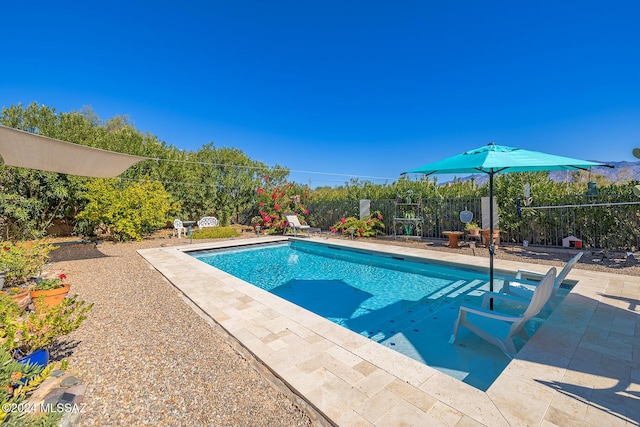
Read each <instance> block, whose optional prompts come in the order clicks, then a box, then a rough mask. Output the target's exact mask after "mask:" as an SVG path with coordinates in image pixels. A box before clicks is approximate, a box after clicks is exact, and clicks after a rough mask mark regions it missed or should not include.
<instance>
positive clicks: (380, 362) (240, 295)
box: [138, 236, 640, 426]
mask: <svg viewBox="0 0 640 427" xmlns="http://www.w3.org/2000/svg"><path fill="white" fill-rule="evenodd" d="M289 239H291V240H294V239H296V238H290V237H267V236H265V237H258V238H252V239H241V240H240V239H239V240H228V241H220V242H214V243H205V244H190V245H185V246H174V247H163V248H154V249H141V250H139V251H138V253H139V254H140V255H141V256H142V257H144V258H145V259H146V260H147V261H148V262H149V263H150V264H151V265H152V266H153V267H154V268H155V269H157V270H158V271H159V272H160V273H162V274H163V275H164V276H165V277H166V278H167V279H168V280H169V281H170V282H171V283H172V284H173V285H174V286H175V287H176V288H177V289H178V290H179V291H180V292H182V294H183V295H184V296H185V297H186V298H188V299H189V300H190V301H191V302H192V303H193V304H194V305H195V306H197V307H198V308H199V309H200V310H202V312H204V313H206V314H207V315H208V316H210V318H211V319H213V320H214V321H215V322H216V323H217V324H219V325H220V326H221V327H222V328H224V329H225V330H226V331H227V332H228V333H229V334H230V335H231V336H232V337H234V338H235V339H236V340H237V341H238V342H239V343H241V344H242V346H244V347H245V348H246V349H247V350H248V351H249V352H250V353H251V354H252V355H253V356H254V357H255V358H256V359H257V360H258V361H260V362H261V363H262V364H264V366H266V367H268V369H269V370H270V371H271V372H272V373H273V374H274V375H276V376H277V377H278V378H279V379H280V380H282V381H283V383H285V384H286V385H287V387H289V388H290V389H291V390H292V391H293V392H294V393H296V394H297V395H298V396H300V397H302V398H303V399H304V400H305V401H306V402H307V403H308V404H309V405H311V406H312V407H313V408H315V410H317V411H318V412H319V413H321V414H322V415H323V416H324V417H326V418H327V419H328V420H329V422H330V423H334V424H336V425H349V426H352V425H376V426H383V425H400V424H403V423H404V424H409V425H492V426H508V425H540V424H547V425H578V424H582V425H590V423H593V424H594V425H597V424H600V425H605V424H608V425H616V424H620V423H621V422H622V424H620V425H625V424H624V423H625V422H628V421H629V420H637V419H638V414H637V409H634V406H633V405H632V403H634V402H632V401H629V402H627V401H623V402H622V403H616V404H613V403H612V404H611V405H609V407H607V406H606V402H607V399H606V397H607V396H608V395H607V394H606V393H607V392H606V391H602V393H600V394H604V396H600V394H598V395H596V396H594V399H589V396H591V394H593V393H594V391H600V390H608V389H609V388H610V387H608V388H607V389H599V388H598V387H601V386H604V385H607V384H609V383H611V382H618V383H620V384H627V385H628V387H627V388H629V387H631V388H632V389H635V390H636V392H637V388H634V387H636V383H640V375H639V374H638V369H637V365H638V363H639V362H640V352H639V351H637V350H638V349H640V347H638V344H639V341H640V322H639V320H638V316H637V314H638V309H637V307H634V306H633V305H631V304H630V302H629V301H628V300H629V299H633V298H635V299H636V300H637V299H638V297H639V296H640V283H638V282H639V281H638V279H637V278H635V277H633V276H624V275H612V274H606V273H600V272H594V271H587V270H580V269H579V268H574V270H572V272H571V273H570V275H569V278H570V279H572V280H576V281H577V284H576V285H575V286H574V287H573V289H572V290H571V292H570V293H569V294H568V295H567V297H566V298H565V299H564V300H563V302H562V303H561V304H560V306H559V307H558V308H557V309H556V310H555V311H554V313H553V314H552V315H551V316H550V317H549V319H547V321H546V322H545V323H544V325H543V326H542V327H541V328H540V329H539V330H538V332H537V333H536V335H535V336H534V337H533V338H532V339H531V340H530V341H529V342H528V343H527V344H526V345H525V347H524V348H523V349H522V350H521V351H520V352H519V353H518V355H517V357H516V358H515V359H514V360H513V361H512V362H511V363H510V364H509V365H508V366H507V368H506V369H505V370H504V371H503V373H502V374H501V375H500V376H499V377H498V378H497V379H496V381H494V383H493V384H492V385H491V386H490V387H489V389H488V390H487V391H486V392H484V391H481V390H478V389H476V388H474V387H472V386H470V385H468V384H465V383H463V382H461V381H459V380H457V379H454V378H452V377H450V376H448V375H446V374H444V373H441V372H440V371H438V370H436V369H434V368H431V367H429V366H427V365H424V364H422V363H419V362H417V361H415V360H413V359H410V358H408V357H406V356H404V355H401V354H399V353H397V352H395V351H393V350H391V349H389V348H386V347H384V346H382V345H380V344H378V343H375V342H373V341H371V340H369V339H368V338H366V337H363V336H361V335H359V334H357V333H355V332H352V331H350V330H347V329H345V328H343V327H341V326H339V325H336V324H334V323H333V322H331V321H329V320H326V319H324V318H322V317H321V316H318V315H316V314H314V313H311V312H309V311H307V310H305V309H303V308H301V307H298V306H296V305H294V304H292V303H290V302H288V301H285V300H282V299H281V298H279V297H277V296H275V295H273V294H270V293H269V292H266V291H264V290H262V289H260V288H257V287H255V286H253V285H250V284H248V283H246V282H244V281H242V280H241V279H238V278H236V277H233V276H230V275H228V274H227V273H224V272H222V271H219V270H216V269H214V268H213V267H210V266H208V265H205V264H204V263H202V262H200V261H198V260H197V259H195V258H193V257H191V256H190V255H188V254H187V253H185V252H186V251H193V250H203V249H207V248H219V247H230V246H239V245H246V244H253V243H266V242H277V241H286V240H289ZM297 239H298V240H304V241H317V242H323V243H326V242H327V239H326V238H323V237H311V238H310V239H309V238H297ZM330 243H331V245H336V246H344V247H351V248H357V249H361V250H374V251H382V252H387V253H393V254H394V255H403V256H407V257H418V258H427V259H432V260H437V261H444V262H452V263H463V264H466V265H469V266H474V267H479V268H486V267H487V264H488V260H487V259H486V258H483V257H473V256H468V255H462V254H455V253H450V252H441V251H429V250H428V249H417V248H408V247H400V246H390V245H384V244H379V243H371V242H362V241H357V240H353V241H351V240H339V239H332V240H330ZM495 266H496V268H499V269H501V270H505V271H516V270H517V269H519V268H526V269H528V270H535V271H540V272H545V271H546V270H547V269H548V266H544V265H538V264H535V265H534V264H528V263H525V262H515V261H504V260H496V261H495ZM578 267H579V265H578ZM603 299H604V301H603ZM603 319H604V320H603ZM603 323H604V325H603ZM607 325H608V327H607ZM577 350H580V351H577ZM634 350H635V351H634ZM591 353H593V354H594V355H595V356H593V357H590V358H589V360H585V357H584V355H585V354H591ZM612 363H613V364H615V363H622V364H623V365H624V366H630V370H629V373H628V374H627V371H625V373H622V374H619V375H621V376H623V378H616V375H618V374H615V373H612V372H613V371H612V370H611V369H610V368H608V366H610V365H611V364H612ZM634 366H635V367H636V368H635V370H634V369H633V367H634ZM625 375H627V376H626V377H625ZM634 381H635V382H634ZM571 387H574V388H575V387H580V390H581V391H583V393H582V394H585V395H588V396H586V397H585V396H579V397H580V398H577V397H575V396H574V397H571V396H570V395H569V394H568V393H567V390H570V389H571ZM589 390H590V391H589ZM611 393H612V394H613V395H617V393H615V392H613V391H612V392H611ZM612 397H615V396H612ZM603 399H604V400H603ZM632 400H633V399H632ZM594 402H595V403H594ZM602 402H605V405H603V404H602ZM630 425H631V424H630ZM633 425H637V424H633Z"/></svg>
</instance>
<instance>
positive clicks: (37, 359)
mask: <svg viewBox="0 0 640 427" xmlns="http://www.w3.org/2000/svg"><path fill="white" fill-rule="evenodd" d="M16 361H17V362H18V363H22V364H24V365H26V364H27V363H30V364H32V365H33V364H35V365H39V366H41V367H43V368H44V367H45V366H47V365H48V364H49V350H47V349H46V348H41V349H39V350H36V351H34V352H33V353H30V354H27V355H26V356H22V357H20V358H19V359H16Z"/></svg>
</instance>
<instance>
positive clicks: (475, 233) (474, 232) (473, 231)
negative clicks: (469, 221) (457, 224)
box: [469, 228, 480, 237]
mask: <svg viewBox="0 0 640 427" xmlns="http://www.w3.org/2000/svg"><path fill="white" fill-rule="evenodd" d="M469 236H471V237H478V236H480V229H479V228H470V229H469Z"/></svg>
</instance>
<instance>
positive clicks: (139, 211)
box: [78, 179, 171, 240]
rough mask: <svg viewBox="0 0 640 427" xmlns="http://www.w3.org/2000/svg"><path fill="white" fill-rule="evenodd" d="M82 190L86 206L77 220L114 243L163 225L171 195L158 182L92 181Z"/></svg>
mask: <svg viewBox="0 0 640 427" xmlns="http://www.w3.org/2000/svg"><path fill="white" fill-rule="evenodd" d="M86 190H87V191H86V193H85V197H86V199H87V201H88V203H87V205H86V207H85V208H84V210H83V211H82V212H80V213H79V214H78V218H80V219H86V220H88V221H89V222H90V223H91V224H92V225H93V226H95V227H98V228H100V229H101V230H102V232H104V233H106V234H109V235H111V236H113V237H114V238H115V239H117V240H131V239H134V240H140V239H142V236H143V235H144V234H148V233H151V232H153V231H155V230H158V229H160V228H162V227H164V226H165V225H166V222H167V218H168V217H167V215H168V213H169V211H170V209H171V202H170V200H171V196H170V195H169V194H168V193H167V192H166V191H165V189H164V187H163V186H162V184H160V183H159V182H126V181H118V180H116V179H95V180H93V181H92V182H90V183H89V184H87V188H86Z"/></svg>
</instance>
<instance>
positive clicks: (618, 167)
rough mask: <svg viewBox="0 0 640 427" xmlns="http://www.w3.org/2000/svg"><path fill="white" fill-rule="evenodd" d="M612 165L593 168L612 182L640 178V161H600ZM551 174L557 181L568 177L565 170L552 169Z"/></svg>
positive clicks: (595, 172) (594, 171)
mask: <svg viewBox="0 0 640 427" xmlns="http://www.w3.org/2000/svg"><path fill="white" fill-rule="evenodd" d="M600 163H606V164H608V165H612V166H613V169H611V168H605V167H597V168H591V173H592V174H594V175H603V176H604V177H605V178H607V179H608V180H610V181H612V182H617V181H626V180H629V179H636V180H640V162H600ZM549 176H550V177H551V179H552V180H554V181H556V182H562V181H564V180H565V179H566V177H567V173H566V172H565V171H552V172H551V173H550V174H549Z"/></svg>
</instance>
